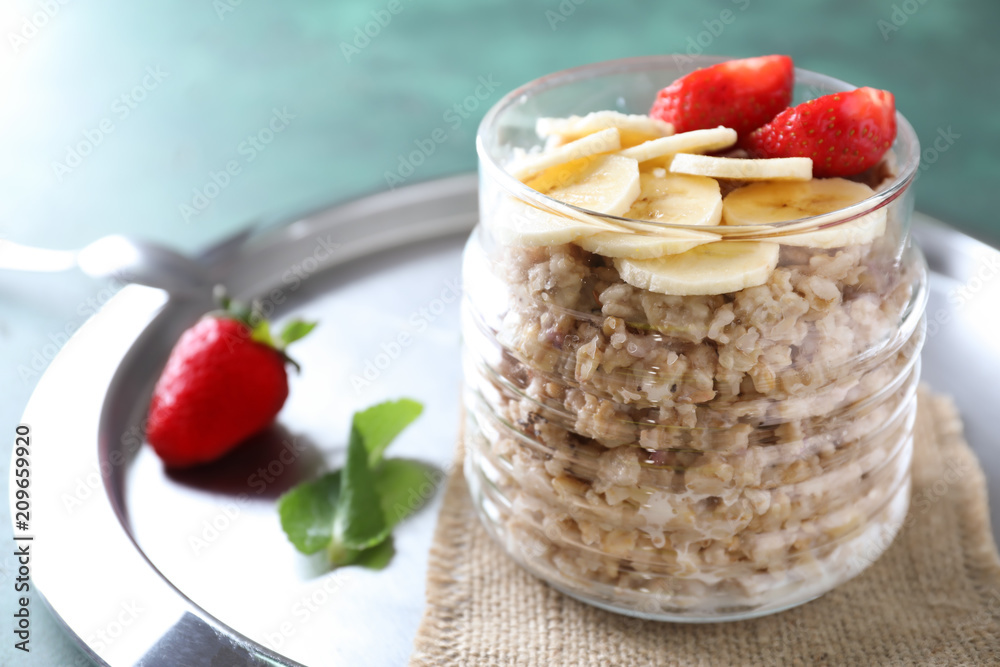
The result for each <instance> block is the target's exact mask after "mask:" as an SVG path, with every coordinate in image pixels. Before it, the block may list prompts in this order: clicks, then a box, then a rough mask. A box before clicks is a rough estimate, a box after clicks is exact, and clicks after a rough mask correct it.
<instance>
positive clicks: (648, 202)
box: [625, 174, 722, 226]
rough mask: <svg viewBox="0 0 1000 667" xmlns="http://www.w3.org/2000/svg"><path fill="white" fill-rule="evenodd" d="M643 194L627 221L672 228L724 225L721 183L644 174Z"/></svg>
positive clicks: (671, 175) (642, 180)
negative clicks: (675, 226) (673, 226)
mask: <svg viewBox="0 0 1000 667" xmlns="http://www.w3.org/2000/svg"><path fill="white" fill-rule="evenodd" d="M639 186H640V189H641V194H640V195H639V198H638V199H637V200H636V201H635V203H634V204H633V205H632V208H630V209H629V210H628V212H627V213H626V214H625V217H626V218H634V219H636V220H650V221H652V222H662V223H664V224H670V225H698V226H703V225H718V224H719V223H720V222H721V221H722V195H721V194H720V190H719V182H718V181H716V180H715V179H714V178H706V177H704V176H689V175H687V174H664V175H663V176H655V175H654V174H642V175H640V177H639Z"/></svg>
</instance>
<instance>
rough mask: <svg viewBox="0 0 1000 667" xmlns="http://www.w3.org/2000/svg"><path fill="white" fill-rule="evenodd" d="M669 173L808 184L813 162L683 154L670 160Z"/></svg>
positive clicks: (806, 160)
mask: <svg viewBox="0 0 1000 667" xmlns="http://www.w3.org/2000/svg"><path fill="white" fill-rule="evenodd" d="M670 171H672V172H674V173H675V174H694V175H697V176H711V177H713V178H737V179H741V180H745V181H778V180H792V181H808V180H809V179H811V178H812V158H807V157H777V158H766V159H744V158H734V157H712V156H709V155H694V154H689V153H680V154H678V155H675V156H674V159H673V160H671V162H670Z"/></svg>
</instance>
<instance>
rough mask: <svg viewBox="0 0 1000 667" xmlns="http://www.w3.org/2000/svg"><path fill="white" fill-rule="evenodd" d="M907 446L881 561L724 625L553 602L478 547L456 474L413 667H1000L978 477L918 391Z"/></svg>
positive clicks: (962, 446) (999, 625)
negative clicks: (895, 527)
mask: <svg viewBox="0 0 1000 667" xmlns="http://www.w3.org/2000/svg"><path fill="white" fill-rule="evenodd" d="M916 434H917V437H916V445H915V459H914V468H913V482H914V486H913V496H912V501H911V506H910V515H909V516H908V517H907V521H906V523H905V524H904V528H903V530H902V531H901V532H900V534H899V536H898V537H897V538H896V541H895V542H894V543H893V545H892V546H891V547H890V548H889V550H888V551H887V552H886V553H885V555H883V556H882V557H881V558H880V559H879V560H878V561H877V562H876V563H875V564H874V565H872V566H871V567H870V568H868V570H866V571H865V572H863V573H862V574H861V575H859V576H858V577H857V578H855V579H854V580H852V581H850V582H848V583H846V584H844V585H842V586H840V587H839V588H836V589H835V590H833V591H831V592H829V593H827V594H826V595H824V596H823V597H821V598H819V599H817V600H814V601H813V602H810V603H808V604H805V605H803V606H801V607H797V608H795V609H791V610H789V611H786V612H782V613H779V614H775V615H772V616H766V617H763V618H759V619H754V620H749V621H739V622H732V623H712V624H701V625H694V624H672V623H658V622H655V621H642V620H639V619H635V618H629V617H626V616H620V615H617V614H612V613H609V612H606V611H602V610H600V609H597V608H594V607H590V606H588V605H585V604H582V603H580V602H577V601H576V600H573V599H571V598H569V597H567V596H565V595H562V594H561V593H559V592H557V591H556V590H554V589H552V588H550V587H548V586H547V585H545V584H544V583H542V582H541V581H539V580H538V579H535V578H534V577H532V576H531V575H529V574H527V573H525V572H524V571H523V570H521V569H520V568H519V567H518V566H517V565H515V564H514V562H513V561H511V560H510V559H509V558H508V557H507V556H506V555H505V554H504V553H503V552H502V551H501V549H500V548H499V547H498V546H497V545H496V544H495V543H494V542H493V541H492V540H491V538H490V537H489V536H488V535H487V534H486V532H485V531H484V529H483V528H482V527H481V526H480V525H479V522H478V520H477V518H476V516H475V514H474V510H473V507H472V501H471V499H470V497H469V492H468V489H467V487H466V484H465V480H464V479H463V477H462V474H461V472H460V471H461V466H457V467H456V470H457V471H458V472H456V474H454V475H453V476H452V478H451V479H450V481H449V483H448V487H447V489H446V491H445V497H444V506H443V507H442V509H441V515H440V518H439V520H438V526H437V533H436V535H435V539H434V544H433V547H432V550H431V554H430V570H429V574H428V581H427V609H426V611H425V613H424V618H423V622H422V623H421V625H420V629H419V631H418V633H417V638H416V645H415V649H414V654H413V658H412V662H411V665H419V666H427V667H431V666H433V667H439V666H445V665H462V666H463V667H464V666H466V665H537V666H539V667H549V666H550V665H595V666H597V665H600V666H602V667H604V666H608V665H629V666H637V665H639V666H641V665H685V666H686V665H762V666H763V665H766V666H768V667H771V666H773V665H803V666H807V665H808V666H812V665H865V666H866V667H867V666H868V665H1000V559H998V557H997V550H996V546H995V545H994V542H993V537H992V534H991V532H990V522H989V509H988V506H987V502H986V481H985V478H984V476H983V472H982V469H981V468H980V467H979V463H978V462H977V461H976V458H975V455H974V454H973V453H972V450H971V449H969V446H968V445H967V444H966V443H965V441H964V439H963V436H962V424H961V421H960V419H959V416H958V413H957V411H956V409H955V406H954V405H953V404H952V402H951V400H950V399H948V398H944V397H941V396H937V395H933V394H931V393H930V392H929V391H927V389H926V388H922V389H921V392H920V397H919V407H918V416H917V423H916ZM459 449H461V448H459Z"/></svg>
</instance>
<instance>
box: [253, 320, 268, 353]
mask: <svg viewBox="0 0 1000 667" xmlns="http://www.w3.org/2000/svg"><path fill="white" fill-rule="evenodd" d="M250 339H251V340H253V341H256V342H258V343H262V344H264V345H267V346H269V347H274V339H273V338H271V324H270V323H269V322H268V321H267V320H265V319H263V318H261V319H259V320H258V321H257V323H256V324H254V325H253V329H251V330H250Z"/></svg>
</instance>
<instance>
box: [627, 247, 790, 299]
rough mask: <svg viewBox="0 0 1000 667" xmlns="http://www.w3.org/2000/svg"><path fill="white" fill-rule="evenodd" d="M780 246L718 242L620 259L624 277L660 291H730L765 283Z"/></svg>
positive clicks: (773, 265) (706, 292)
mask: <svg viewBox="0 0 1000 667" xmlns="http://www.w3.org/2000/svg"><path fill="white" fill-rule="evenodd" d="M779 250H780V248H779V246H778V245H777V244H776V243H761V242H758V241H718V242H716V243H706V244H704V245H699V246H697V247H695V248H692V249H691V250H688V251H687V252H683V253H681V254H679V255H668V256H666V257H658V258H656V259H616V260H615V267H616V268H617V269H618V273H619V274H621V277H622V280H624V281H625V282H627V283H628V284H629V285H633V286H635V287H638V288H640V289H647V290H649V291H651V292H659V293H660V294H672V295H676V296H695V295H705V294H728V293H730V292H737V291H739V290H741V289H744V288H747V287H756V286H757V285H763V284H764V283H766V282H767V279H768V278H769V277H770V276H771V272H772V271H774V267H776V266H777V265H778V255H779Z"/></svg>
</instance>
